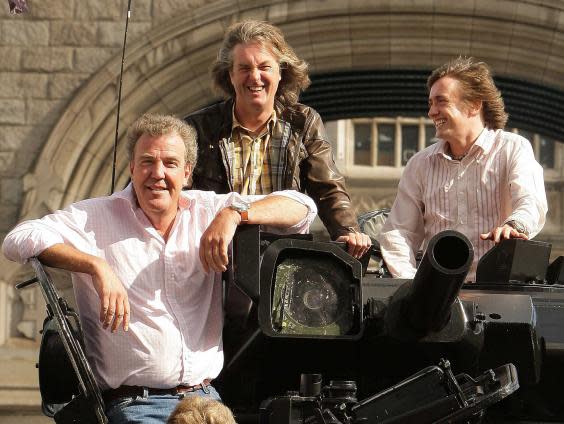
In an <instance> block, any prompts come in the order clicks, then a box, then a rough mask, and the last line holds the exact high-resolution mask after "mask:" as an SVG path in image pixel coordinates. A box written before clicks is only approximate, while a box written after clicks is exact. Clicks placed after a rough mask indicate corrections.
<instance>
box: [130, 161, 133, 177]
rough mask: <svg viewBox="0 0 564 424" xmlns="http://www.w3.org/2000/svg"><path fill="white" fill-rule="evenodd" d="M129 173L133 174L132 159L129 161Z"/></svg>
mask: <svg viewBox="0 0 564 424" xmlns="http://www.w3.org/2000/svg"><path fill="white" fill-rule="evenodd" d="M129 175H133V159H132V160H130V161H129Z"/></svg>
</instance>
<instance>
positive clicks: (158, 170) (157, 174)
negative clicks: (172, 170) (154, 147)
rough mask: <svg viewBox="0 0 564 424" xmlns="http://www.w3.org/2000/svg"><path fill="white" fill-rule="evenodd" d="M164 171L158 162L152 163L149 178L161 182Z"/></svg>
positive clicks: (162, 165) (161, 164)
mask: <svg viewBox="0 0 564 424" xmlns="http://www.w3.org/2000/svg"><path fill="white" fill-rule="evenodd" d="M164 170H165V167H164V164H163V163H162V162H161V161H160V160H157V161H155V162H154V163H153V166H152V168H151V176H152V177H153V178H155V179H158V180H162V179H163V178H164V176H165V172H164Z"/></svg>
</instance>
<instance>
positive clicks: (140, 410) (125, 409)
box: [106, 386, 221, 424]
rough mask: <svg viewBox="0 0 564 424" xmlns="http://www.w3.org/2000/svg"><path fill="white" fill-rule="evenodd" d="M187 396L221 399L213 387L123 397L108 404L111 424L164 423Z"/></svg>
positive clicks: (107, 410)
mask: <svg viewBox="0 0 564 424" xmlns="http://www.w3.org/2000/svg"><path fill="white" fill-rule="evenodd" d="M187 396H204V397H206V398H209V399H214V400H219V401H221V398H220V397H219V393H217V391H216V390H215V389H214V388H213V387H212V386H206V387H205V389H198V390H195V391H193V392H188V393H184V394H181V395H150V396H148V395H144V396H134V397H123V398H119V399H116V400H113V401H111V402H109V403H108V404H106V415H107V417H108V422H109V424H126V423H127V424H130V423H131V424H163V423H166V420H167V419H168V417H169V416H170V414H172V411H174V408H176V405H178V402H179V401H181V400H182V399H184V398H185V397H187Z"/></svg>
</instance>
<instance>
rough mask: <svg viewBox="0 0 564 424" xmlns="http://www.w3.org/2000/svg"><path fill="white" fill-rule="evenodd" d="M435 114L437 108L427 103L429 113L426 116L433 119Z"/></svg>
mask: <svg viewBox="0 0 564 424" xmlns="http://www.w3.org/2000/svg"><path fill="white" fill-rule="evenodd" d="M436 114H437V108H436V107H435V105H434V103H429V112H428V113H427V115H428V116H429V118H433V116H435V115H436Z"/></svg>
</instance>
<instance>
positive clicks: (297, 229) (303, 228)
mask: <svg viewBox="0 0 564 424" xmlns="http://www.w3.org/2000/svg"><path fill="white" fill-rule="evenodd" d="M214 196H215V199H214V206H213V208H214V212H213V215H215V214H216V213H217V212H218V211H219V210H221V209H222V208H225V207H229V206H231V205H232V204H233V203H235V202H236V201H237V200H239V201H245V202H250V203H253V202H256V201H258V200H261V199H265V198H267V197H276V196H280V197H286V198H288V199H292V200H294V201H295V202H298V203H300V204H302V205H304V206H306V207H307V209H308V211H307V214H306V216H305V217H304V218H303V219H302V220H301V221H299V222H298V223H296V224H294V225H292V226H289V227H285V228H281V227H278V226H276V227H274V226H271V225H261V228H262V229H263V230H264V231H268V232H272V233H278V234H296V233H300V234H305V233H307V232H309V227H310V226H311V224H312V222H313V220H314V219H315V216H316V215H317V206H316V205H315V202H314V201H313V199H312V198H311V197H309V196H308V195H306V194H304V193H300V192H299V191H295V190H282V191H275V192H272V193H270V194H267V195H247V196H243V195H241V194H239V193H236V192H231V193H228V194H226V195H215V194H214Z"/></svg>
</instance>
